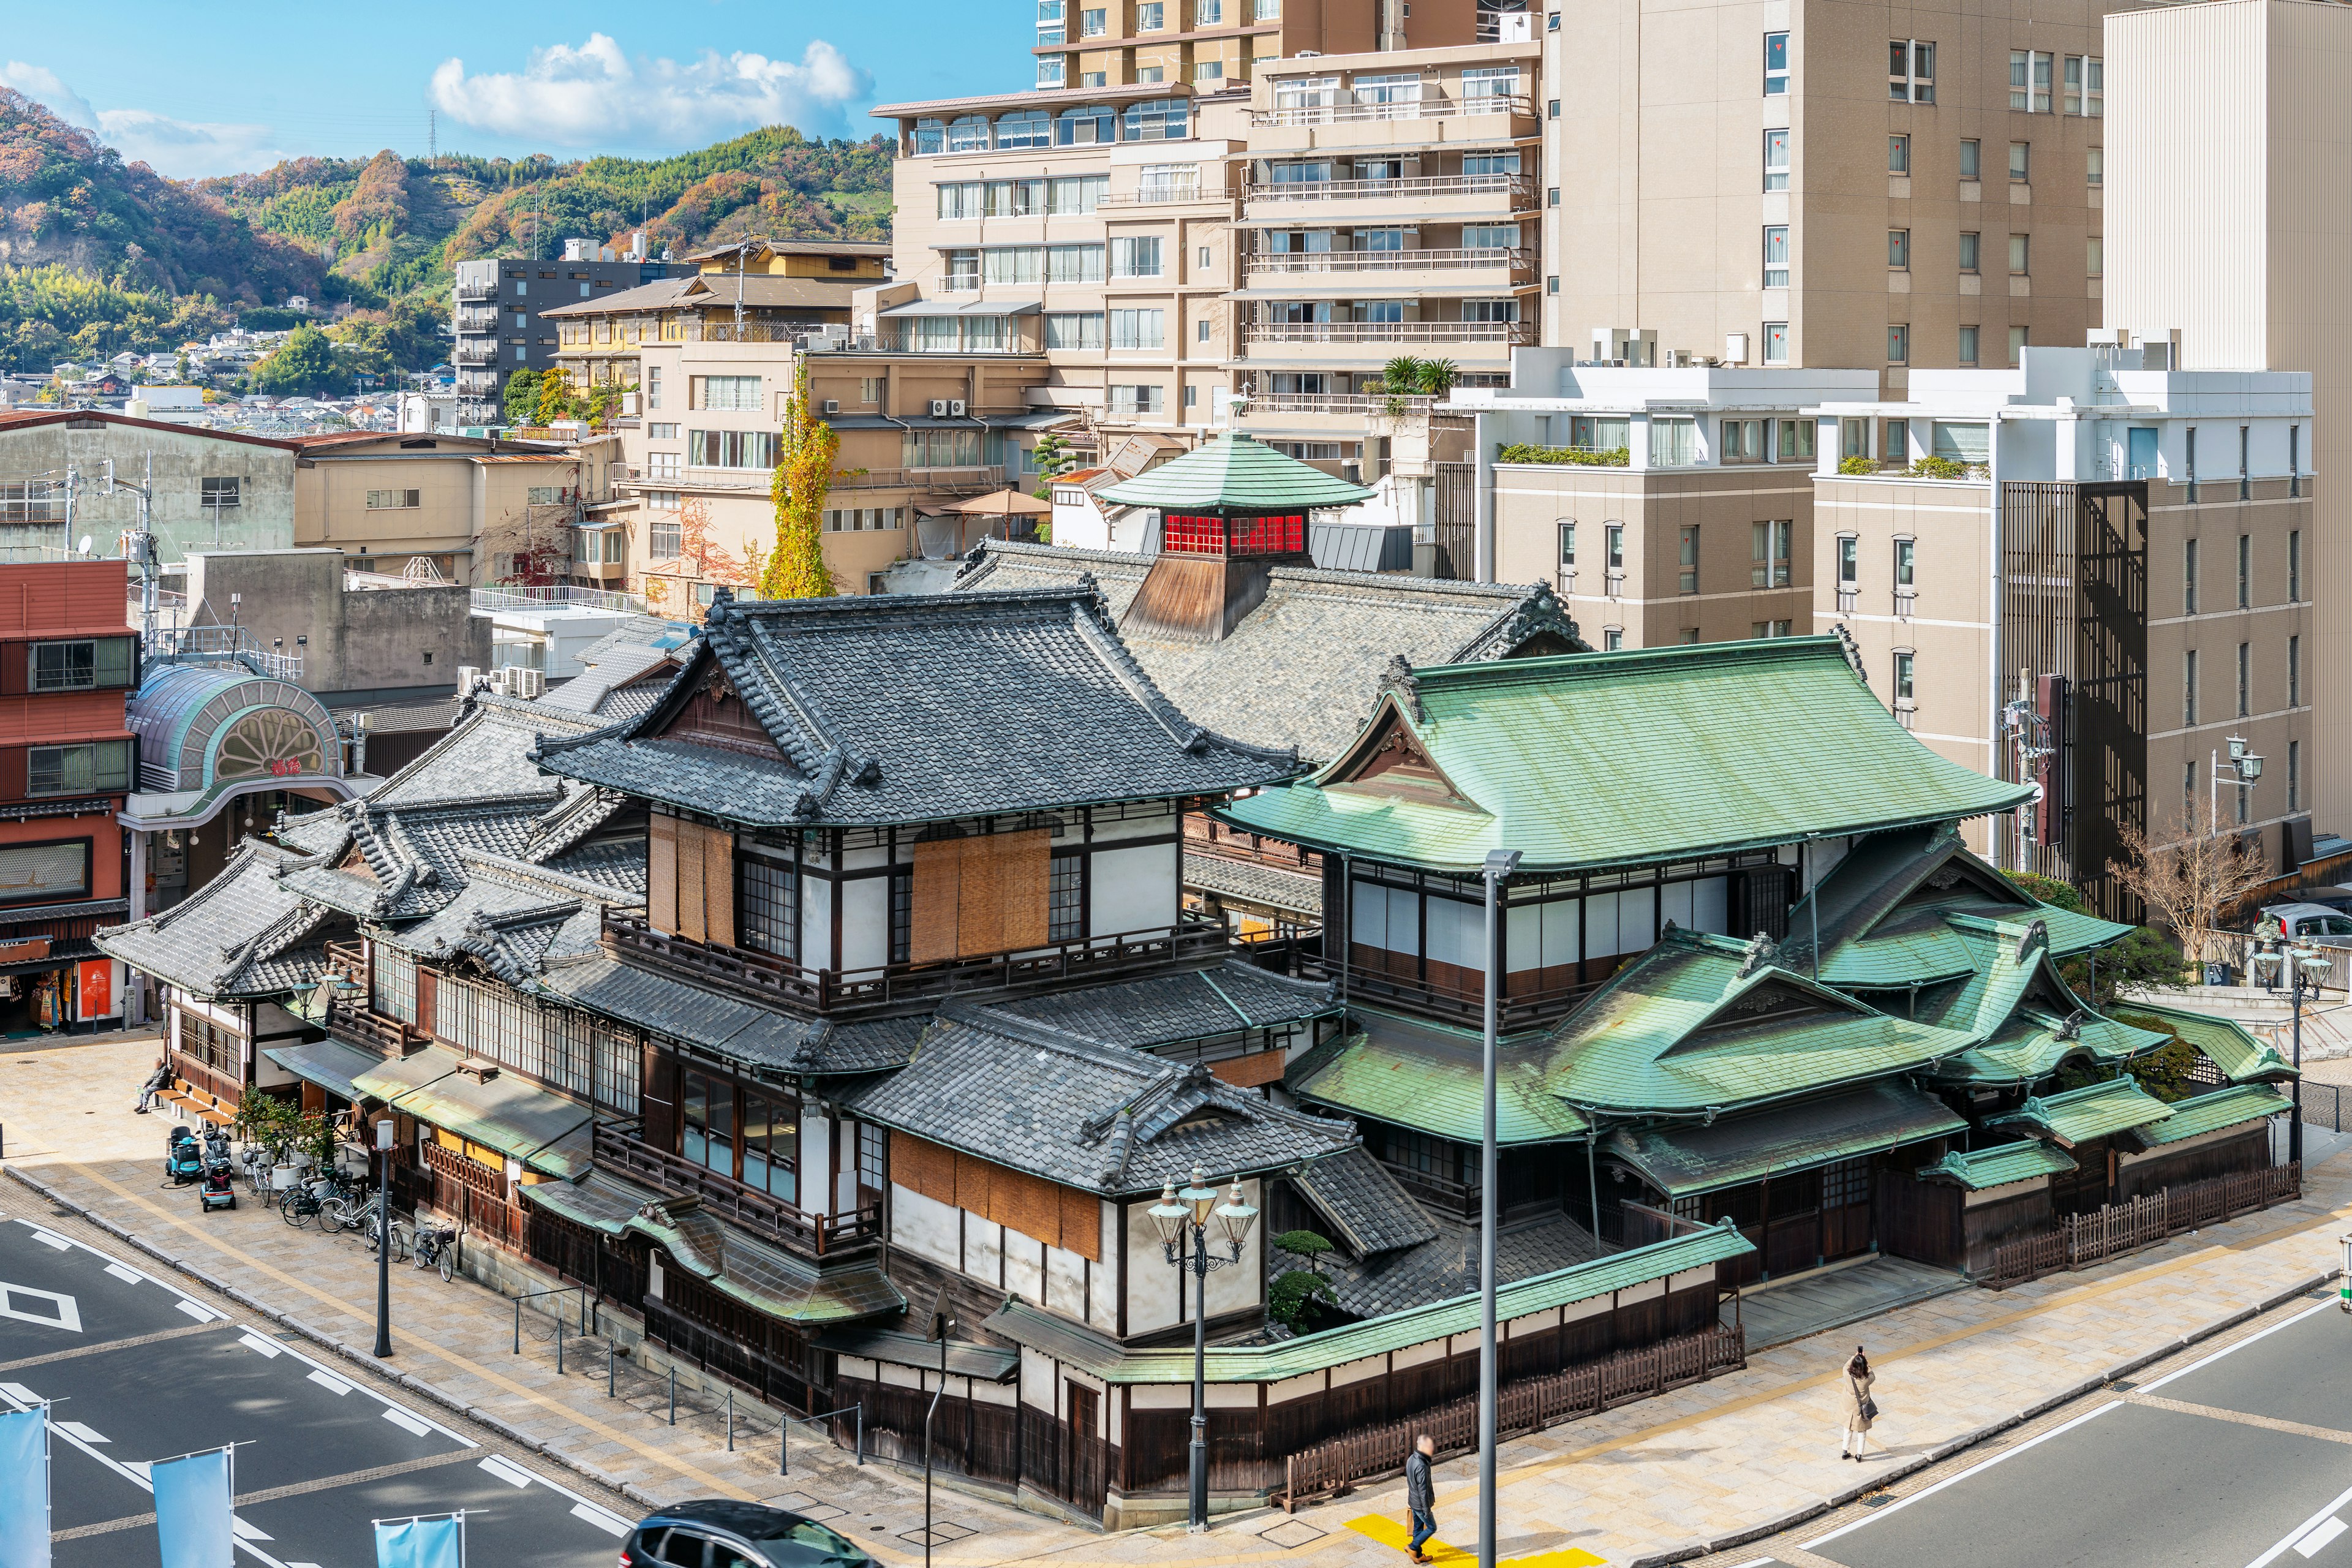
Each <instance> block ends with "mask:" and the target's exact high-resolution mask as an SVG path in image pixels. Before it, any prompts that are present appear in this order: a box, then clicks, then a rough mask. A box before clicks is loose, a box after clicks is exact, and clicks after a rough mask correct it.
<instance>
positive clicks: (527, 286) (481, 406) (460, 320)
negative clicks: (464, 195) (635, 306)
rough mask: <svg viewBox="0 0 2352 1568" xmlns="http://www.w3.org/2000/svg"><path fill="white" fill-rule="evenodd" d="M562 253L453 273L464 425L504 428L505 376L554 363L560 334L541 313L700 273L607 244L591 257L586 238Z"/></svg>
mask: <svg viewBox="0 0 2352 1568" xmlns="http://www.w3.org/2000/svg"><path fill="white" fill-rule="evenodd" d="M564 249H565V255H564V257H563V258H562V260H560V261H559V260H556V259H554V258H549V259H547V260H544V261H541V260H525V259H523V258H520V257H485V258H481V259H479V260H476V261H460V262H458V263H457V265H456V266H455V267H453V268H451V271H453V272H454V273H455V274H456V275H457V281H456V283H455V284H454V286H453V288H452V290H451V291H452V293H454V294H455V295H456V300H455V309H454V310H452V311H451V312H450V325H451V326H452V328H453V329H454V330H455V331H456V335H457V342H456V345H455V346H454V347H453V348H452V349H451V350H450V358H451V360H452V361H453V362H454V363H456V364H457V418H458V420H459V422H460V423H461V424H465V425H497V424H499V423H501V422H502V421H503V420H504V419H505V417H506V415H505V411H504V409H503V408H502V407H501V405H500V399H501V397H502V396H503V395H504V394H505V391H506V384H507V378H508V377H509V376H510V375H512V374H514V373H515V372H517V371H519V370H528V371H533V372H537V371H543V370H545V369H547V368H548V367H549V366H550V365H552V364H553V363H555V353H556V348H557V346H558V344H557V336H558V334H557V331H556V329H555V327H554V326H552V325H551V324H550V323H548V322H546V321H541V319H540V315H541V312H542V311H545V310H552V309H554V308H555V307H556V306H558V305H576V304H578V303H579V302H580V301H581V300H593V299H597V298H599V297H601V296H604V295H608V294H611V293H614V292H615V291H617V290H619V289H635V288H636V287H638V286H639V285H640V284H645V283H651V282H653V281H654V280H656V279H661V278H682V277H686V276H688V275H689V274H691V273H692V272H693V271H694V268H693V267H692V266H691V265H689V264H688V263H685V262H667V261H647V260H645V259H643V258H638V257H634V256H633V257H631V258H627V259H625V260H624V259H620V258H615V257H614V253H613V250H612V247H609V246H607V247H603V248H602V250H601V251H599V252H597V253H594V254H592V253H591V250H590V247H589V246H588V244H587V242H586V241H584V240H570V241H567V242H566V243H565V247H564Z"/></svg>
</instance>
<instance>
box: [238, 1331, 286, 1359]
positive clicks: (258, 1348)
mask: <svg viewBox="0 0 2352 1568" xmlns="http://www.w3.org/2000/svg"><path fill="white" fill-rule="evenodd" d="M236 1342H237V1343H239V1344H241V1345H243V1346H244V1347H245V1348H246V1349H247V1350H249V1351H251V1352H253V1353H254V1354H256V1355H257V1356H262V1357H265V1358H267V1359H268V1360H270V1361H275V1360H277V1359H278V1356H279V1355H281V1354H283V1353H284V1352H283V1351H282V1350H281V1349H280V1348H279V1347H278V1346H277V1345H273V1344H271V1343H270V1342H268V1340H265V1339H263V1338H262V1337H261V1336H260V1335H259V1334H257V1333H255V1332H254V1331H252V1330H250V1329H247V1331H245V1332H244V1333H241V1334H239V1335H238V1336H237V1337H236Z"/></svg>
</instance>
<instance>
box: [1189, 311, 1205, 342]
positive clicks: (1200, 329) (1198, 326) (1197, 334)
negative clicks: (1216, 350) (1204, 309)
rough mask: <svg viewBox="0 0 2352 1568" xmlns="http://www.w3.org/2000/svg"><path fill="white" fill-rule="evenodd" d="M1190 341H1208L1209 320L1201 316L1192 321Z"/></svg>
mask: <svg viewBox="0 0 2352 1568" xmlns="http://www.w3.org/2000/svg"><path fill="white" fill-rule="evenodd" d="M1192 341H1193V342H1199V343H1205V342H1208V341H1209V320H1208V318H1207V317H1205V316H1203V317H1202V319H1201V320H1199V321H1195V322H1193V323H1192Z"/></svg>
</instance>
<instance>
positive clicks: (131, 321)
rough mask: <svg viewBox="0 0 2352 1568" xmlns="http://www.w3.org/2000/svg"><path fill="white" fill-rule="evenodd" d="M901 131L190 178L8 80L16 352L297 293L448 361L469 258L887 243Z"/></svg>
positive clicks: (175, 330) (374, 337)
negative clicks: (451, 291)
mask: <svg viewBox="0 0 2352 1568" xmlns="http://www.w3.org/2000/svg"><path fill="white" fill-rule="evenodd" d="M890 156H891V150H890V143H889V142H888V141H887V139H886V138H883V137H878V136H877V137H875V138H872V139H871V140H868V141H865V142H821V141H810V140H808V139H806V138H804V137H803V136H802V135H801V134H800V133H799V132H796V131H794V130H793V129H791V128H790V127H788V126H770V127H767V128H765V129H762V130H759V131H754V132H750V133H748V134H746V135H742V136H739V137H736V138H734V139H732V140H730V141H727V142H719V143H717V144H716V145H713V146H710V147H706V148H703V149H701V150H699V151H698V152H693V153H681V154H679V155H677V156H676V157H671V158H661V159H646V160H641V159H627V158H592V159H588V160H586V161H584V162H574V163H558V162H556V161H555V160H553V159H551V158H548V157H545V156H533V157H530V158H525V159H520V160H513V161H509V160H508V159H504V158H498V159H485V158H476V157H470V156H467V155H464V154H458V153H450V154H445V155H444V156H442V157H440V158H439V159H437V160H435V161H433V162H430V163H428V162H427V161H425V159H422V158H403V157H401V156H400V155H398V154H396V153H392V152H389V151H386V152H383V153H377V154H376V155H375V156H374V157H373V158H371V159H350V158H300V159H295V160H292V161H289V162H287V163H279V164H278V165H277V166H276V167H274V168H271V169H268V170H265V171H263V172H261V173H259V174H237V175H232V176H228V177H226V178H222V179H212V180H200V181H194V182H189V183H181V182H177V181H173V180H167V179H164V178H163V177H162V176H161V175H158V174H154V173H153V172H152V171H151V170H150V169H148V168H147V167H146V165H144V164H140V163H131V164H126V163H123V162H122V160H121V157H120V156H119V155H118V154H117V153H115V152H114V150H113V149H111V148H110V147H107V146H105V145H103V144H102V143H100V142H97V141H96V140H94V139H93V138H92V137H90V136H89V134H88V133H86V132H81V131H78V130H75V129H74V128H73V127H71V126H68V125H67V124H65V123H64V122H63V121H59V120H58V118H57V117H56V116H55V115H53V114H51V113H50V112H49V111H48V110H46V109H44V108H42V107H41V106H40V105H38V104H37V103H34V102H32V101H31V100H27V99H26V98H24V97H22V96H21V95H19V94H17V93H15V92H12V91H9V90H7V89H0V359H5V361H6V362H7V363H9V364H11V365H13V366H14V367H16V368H17V369H20V370H31V369H46V368H47V366H48V365H49V364H51V363H55V362H56V361H58V359H60V358H63V357H67V356H72V357H77V358H84V357H92V356H103V355H105V354H110V353H115V352H117V351H118V350H121V349H125V348H128V349H133V350H137V351H140V352H148V351H152V350H154V349H159V348H166V347H171V346H173V345H174V344H177V343H179V342H184V341H186V340H187V339H188V338H189V337H191V336H202V335H205V333H207V332H209V331H213V330H215V328H218V327H222V326H226V325H228V324H230V323H231V322H233V321H236V320H238V319H240V318H242V319H243V320H245V321H246V322H247V324H248V325H268V326H277V325H283V324H286V323H285V320H284V316H283V312H282V310H279V309H278V307H281V306H282V305H283V303H284V301H285V300H286V297H287V296H289V295H290V294H300V295H304V296H307V297H309V298H310V299H312V300H316V301H320V302H322V303H325V304H328V305H341V304H345V303H348V304H350V305H352V306H355V307H357V308H358V309H359V310H360V314H359V315H358V316H356V317H354V318H352V320H350V321H348V322H347V323H346V324H345V325H344V327H342V328H340V329H338V335H343V336H350V335H352V334H353V333H361V334H364V335H365V337H366V338H367V339H368V341H370V342H371V343H372V344H376V345H382V346H383V347H384V348H385V350H386V352H387V353H389V354H390V355H391V358H392V361H393V363H394V368H397V369H414V368H418V367H419V366H421V365H422V364H425V363H432V360H433V358H434V357H435V356H436V344H435V342H434V340H433V337H432V335H431V332H430V331H429V328H430V322H431V321H432V320H434V319H436V318H442V317H446V295H447V291H448V288H449V282H450V266H451V264H452V263H453V262H456V261H459V260H464V259H468V258H474V257H481V256H498V255H522V254H529V253H530V250H531V249H532V247H534V246H536V247H537V250H538V253H539V254H540V255H542V256H551V255H560V254H562V248H563V242H564V240H566V239H567V238H584V239H587V240H589V241H591V242H592V243H593V244H595V245H598V246H604V245H611V246H614V247H615V248H620V247H625V246H626V245H627V244H628V241H629V235H630V233H631V231H633V230H635V229H638V228H643V229H645V230H646V233H647V235H648V237H649V245H650V247H651V248H652V249H653V251H654V253H655V254H656V255H658V254H660V251H661V249H662V247H665V246H667V247H671V248H673V249H676V250H677V251H678V252H680V253H681V254H683V253H684V252H686V251H688V250H690V249H696V248H700V247H705V246H708V245H713V244H720V243H724V242H725V241H727V240H730V239H734V238H738V237H741V236H743V235H746V234H767V235H772V236H775V237H780V238H809V239H814V238H827V237H837V238H845V239H868V240H887V239H888V238H889V237H890Z"/></svg>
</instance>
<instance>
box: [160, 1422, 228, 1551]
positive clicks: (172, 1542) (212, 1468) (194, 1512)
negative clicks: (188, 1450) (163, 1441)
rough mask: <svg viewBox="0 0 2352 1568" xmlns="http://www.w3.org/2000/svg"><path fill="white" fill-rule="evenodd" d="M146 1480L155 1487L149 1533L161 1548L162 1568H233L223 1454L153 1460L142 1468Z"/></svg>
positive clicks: (223, 1451) (224, 1451) (225, 1455)
mask: <svg viewBox="0 0 2352 1568" xmlns="http://www.w3.org/2000/svg"><path fill="white" fill-rule="evenodd" d="M147 1478H148V1479H150V1480H152V1481H153V1482H154V1483H155V1533H156V1535H157V1536H158V1537H159V1538H161V1540H162V1541H163V1568H234V1564H235V1562H236V1530H235V1529H234V1528H233V1527H232V1526H231V1525H230V1523H229V1516H230V1504H229V1468H228V1450H227V1449H226V1448H215V1449H214V1450H213V1451H212V1452H211V1453H209V1454H190V1455H189V1456H187V1458H183V1459H159V1460H158V1461H156V1462H155V1463H154V1464H152V1465H151V1466H149V1467H148V1468H147Z"/></svg>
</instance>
